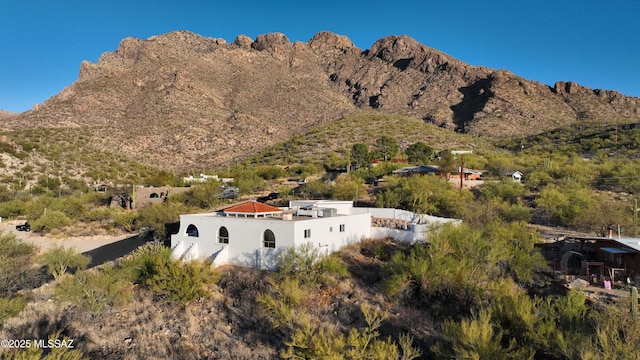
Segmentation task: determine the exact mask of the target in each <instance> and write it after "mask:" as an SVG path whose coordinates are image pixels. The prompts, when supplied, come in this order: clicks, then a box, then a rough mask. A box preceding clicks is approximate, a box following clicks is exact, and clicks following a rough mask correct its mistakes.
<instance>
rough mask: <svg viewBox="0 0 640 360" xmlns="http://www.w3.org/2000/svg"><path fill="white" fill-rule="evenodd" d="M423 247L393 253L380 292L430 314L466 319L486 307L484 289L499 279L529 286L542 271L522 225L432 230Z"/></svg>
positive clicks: (534, 238)
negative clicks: (419, 306)
mask: <svg viewBox="0 0 640 360" xmlns="http://www.w3.org/2000/svg"><path fill="white" fill-rule="evenodd" d="M428 239H429V244H428V246H425V245H424V244H416V245H414V246H413V247H412V248H411V250H410V251H409V252H408V253H404V252H397V253H395V254H394V255H393V256H392V257H391V260H390V261H389V262H388V263H387V265H386V274H387V276H385V278H384V281H383V288H384V290H385V292H386V293H387V294H388V295H390V296H392V297H399V298H400V299H401V300H404V301H406V302H408V303H412V304H430V305H431V310H432V311H434V312H443V313H446V314H450V315H451V316H454V315H455V316H460V315H462V314H468V313H469V311H472V310H474V309H477V308H478V307H479V306H480V305H481V304H482V303H483V302H484V301H486V296H487V294H486V291H485V289H484V288H485V287H486V284H488V283H490V282H492V281H495V280H496V279H499V278H514V279H516V280H517V281H520V282H527V281H530V280H531V279H532V277H533V274H534V271H535V270H536V269H537V268H538V267H540V266H544V265H545V263H544V261H543V260H542V257H541V255H540V254H539V253H538V252H537V250H536V249H535V248H534V244H535V242H536V241H537V240H538V236H537V234H532V232H531V231H529V230H527V228H526V224H524V223H512V224H503V223H501V222H499V221H496V222H494V223H491V224H490V225H489V226H487V227H485V228H483V229H472V228H469V227H468V226H466V225H464V224H462V225H458V226H455V225H450V224H447V225H444V226H441V227H439V228H437V229H434V230H432V231H431V232H430V233H429V235H428Z"/></svg>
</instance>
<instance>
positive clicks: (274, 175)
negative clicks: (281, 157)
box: [255, 166, 287, 180]
mask: <svg viewBox="0 0 640 360" xmlns="http://www.w3.org/2000/svg"><path fill="white" fill-rule="evenodd" d="M255 171H256V174H257V175H258V176H260V177H261V178H263V179H265V180H274V179H279V178H283V177H285V176H286V175H287V173H286V172H285V171H284V169H282V168H280V167H277V166H260V167H258V168H257V169H255Z"/></svg>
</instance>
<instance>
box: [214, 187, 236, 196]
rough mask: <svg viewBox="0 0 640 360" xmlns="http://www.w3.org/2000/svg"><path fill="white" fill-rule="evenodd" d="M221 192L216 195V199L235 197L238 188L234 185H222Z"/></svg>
mask: <svg viewBox="0 0 640 360" xmlns="http://www.w3.org/2000/svg"><path fill="white" fill-rule="evenodd" d="M221 188H222V193H221V194H220V195H218V199H237V198H238V196H239V195H240V190H239V189H238V188H237V187H235V186H222V187H221Z"/></svg>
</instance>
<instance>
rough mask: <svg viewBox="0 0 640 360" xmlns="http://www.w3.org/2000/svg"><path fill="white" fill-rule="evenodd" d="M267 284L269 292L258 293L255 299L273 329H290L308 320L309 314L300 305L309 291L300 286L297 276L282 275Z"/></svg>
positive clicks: (306, 297)
mask: <svg viewBox="0 0 640 360" xmlns="http://www.w3.org/2000/svg"><path fill="white" fill-rule="evenodd" d="M269 284H270V285H271V290H270V292H266V293H262V294H259V295H258V297H257V301H258V303H259V304H260V305H262V308H263V312H264V313H265V315H266V316H267V318H269V319H270V321H271V324H272V326H273V327H274V328H275V329H278V328H283V329H284V330H291V329H293V328H294V327H296V326H301V325H302V324H305V323H309V322H310V317H309V314H308V313H307V311H306V310H305V309H304V307H302V306H300V303H301V302H303V301H305V300H306V299H308V297H309V291H308V289H306V288H304V287H303V286H301V284H300V280H299V279H298V278H295V277H292V276H284V277H282V278H280V279H277V280H276V279H270V281H269Z"/></svg>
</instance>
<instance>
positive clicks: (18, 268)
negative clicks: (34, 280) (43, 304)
mask: <svg viewBox="0 0 640 360" xmlns="http://www.w3.org/2000/svg"><path fill="white" fill-rule="evenodd" d="M36 253H37V248H36V247H35V246H34V245H32V244H28V243H25V242H22V241H20V240H18V238H16V236H15V235H14V234H11V233H3V232H0V297H5V296H8V295H9V294H11V293H12V292H13V291H16V290H18V289H20V288H21V286H22V285H24V282H25V276H27V275H30V273H31V272H32V271H31V270H32V266H33V261H34V260H35V257H36Z"/></svg>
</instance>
